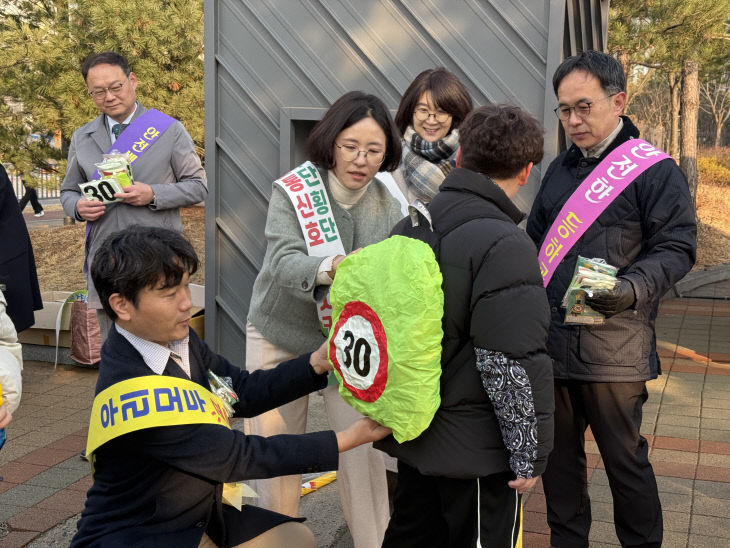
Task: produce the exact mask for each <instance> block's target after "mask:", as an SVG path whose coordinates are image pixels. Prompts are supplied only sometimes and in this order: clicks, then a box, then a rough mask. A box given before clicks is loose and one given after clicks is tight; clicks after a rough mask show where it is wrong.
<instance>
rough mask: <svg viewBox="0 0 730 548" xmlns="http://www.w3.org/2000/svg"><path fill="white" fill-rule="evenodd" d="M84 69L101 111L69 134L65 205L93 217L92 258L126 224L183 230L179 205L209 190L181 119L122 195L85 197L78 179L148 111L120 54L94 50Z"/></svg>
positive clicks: (81, 217)
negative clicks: (106, 200)
mask: <svg viewBox="0 0 730 548" xmlns="http://www.w3.org/2000/svg"><path fill="white" fill-rule="evenodd" d="M81 74H82V75H83V77H84V81H85V82H86V87H87V89H88V92H89V95H90V97H91V99H92V100H93V101H94V103H95V104H96V107H97V108H98V109H99V111H100V113H101V114H99V116H97V117H96V118H94V119H93V120H92V121H91V122H89V123H87V124H86V125H84V126H82V127H80V128H79V129H77V130H76V131H75V132H74V134H73V136H72V137H71V146H70V148H69V151H68V165H67V167H66V177H65V178H64V180H63V184H62V185H61V203H62V204H63V209H64V211H65V212H66V214H67V215H68V216H70V217H74V218H75V219H76V220H78V221H87V222H88V223H90V229H87V234H86V246H85V249H86V254H87V256H86V264H91V261H92V260H93V257H94V254H95V253H96V251H97V249H98V248H99V245H101V243H102V242H103V241H104V240H105V239H106V236H108V235H109V234H110V233H112V232H116V231H118V230H121V229H124V228H126V227H128V226H132V225H135V226H140V225H147V226H159V227H165V228H171V229H174V230H179V231H182V221H181V219H180V211H179V208H180V207H183V206H188V205H193V204H196V203H199V202H201V201H203V200H205V196H206V194H207V193H208V189H207V185H206V179H205V171H204V170H203V167H202V165H201V163H200V158H199V157H198V155H197V153H196V152H195V147H194V146H193V140H192V139H191V138H190V135H189V134H188V132H187V131H186V130H185V128H184V127H183V125H182V124H181V123H180V122H178V121H174V122H173V123H172V125H170V126H169V127H168V128H167V130H166V131H164V132H163V133H161V134H160V135H159V137H158V138H157V139H156V140H155V141H154V142H152V143H151V144H150V145H149V151H145V152H144V154H140V155H139V157H138V158H137V159H136V161H135V162H134V164H133V175H134V179H135V180H134V184H132V185H131V186H127V187H124V188H123V192H121V193H117V194H115V197H117V198H119V199H121V201H119V202H114V203H111V204H108V205H105V204H103V203H102V202H100V201H97V200H89V199H87V198H86V197H85V196H84V194H83V193H82V191H81V188H80V186H79V185H80V184H83V183H85V182H87V181H91V180H92V178H93V175H94V173H95V171H96V165H95V164H97V163H99V162H101V161H102V156H103V154H104V153H106V152H107V151H109V149H110V148H112V145H113V144H114V143H115V141H116V139H117V138H118V137H119V135H120V134H121V132H122V131H124V130H125V128H126V127H127V125H129V124H130V123H132V122H133V121H134V120H135V119H137V118H138V117H139V116H141V115H142V114H144V113H145V112H146V111H147V109H146V108H145V107H143V106H142V105H141V104H139V103H138V102H137V95H136V89H137V76H136V75H135V74H134V72H131V71H130V69H129V64H128V63H127V60H126V59H125V58H124V57H123V56H121V55H119V54H118V53H114V52H103V53H97V54H92V55H91V56H89V57H88V58H87V59H86V61H84V64H83V66H82V68H81ZM86 283H87V287H88V291H89V307H90V308H93V309H96V311H97V316H98V317H99V324H100V327H101V333H102V342H103V341H104V340H105V339H106V335H107V333H108V332H109V328H110V327H111V323H112V322H111V320H110V319H109V318H108V317H107V316H106V314H105V313H104V312H103V310H102V306H101V302H100V300H99V297H98V295H97V292H96V289H95V288H94V284H93V282H92V281H91V279H90V276H89V275H88V272H87V273H86Z"/></svg>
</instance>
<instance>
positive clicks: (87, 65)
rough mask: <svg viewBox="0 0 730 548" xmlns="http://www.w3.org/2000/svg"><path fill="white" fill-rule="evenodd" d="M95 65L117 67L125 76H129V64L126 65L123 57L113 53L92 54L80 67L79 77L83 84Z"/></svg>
mask: <svg viewBox="0 0 730 548" xmlns="http://www.w3.org/2000/svg"><path fill="white" fill-rule="evenodd" d="M96 65H117V66H118V67H119V68H121V69H122V72H124V75H125V76H129V73H130V72H131V71H130V70H129V63H127V60H126V59H125V58H124V56H123V55H119V54H118V53H116V52H114V51H103V52H101V53H92V54H91V55H89V56H88V57H87V58H86V61H84V64H83V65H81V75H82V76H83V77H84V82H86V77H87V76H88V75H89V71H90V70H91V68H92V67H95V66H96Z"/></svg>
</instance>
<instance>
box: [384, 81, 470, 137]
mask: <svg viewBox="0 0 730 548" xmlns="http://www.w3.org/2000/svg"><path fill="white" fill-rule="evenodd" d="M427 91H430V92H431V99H432V100H433V104H434V105H435V106H436V108H440V109H441V110H443V111H444V112H448V113H449V114H451V129H457V128H458V127H459V126H460V125H461V122H462V121H463V120H464V117H466V115H467V114H469V111H470V110H471V109H472V102H471V96H470V95H469V92H468V91H467V90H466V87H464V84H462V83H461V81H460V80H459V79H458V78H457V77H456V75H455V74H454V73H453V72H449V71H448V70H446V69H445V68H444V67H438V68H435V69H428V70H424V71H423V72H422V73H421V74H419V75H418V76H416V78H415V80H413V82H411V85H410V86H408V89H406V91H405V93H403V97H402V99H401V100H400V105H399V106H398V112H397V113H396V115H395V125H396V126H398V130H399V131H400V133H401V135H403V134H404V133H405V132H406V129H408V126H410V125H411V124H412V123H413V111H415V110H416V105H417V104H418V99H420V97H421V95H423V94H424V93H425V92H427Z"/></svg>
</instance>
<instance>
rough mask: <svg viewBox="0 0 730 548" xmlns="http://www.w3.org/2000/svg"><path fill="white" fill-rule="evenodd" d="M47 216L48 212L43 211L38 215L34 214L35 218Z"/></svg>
mask: <svg viewBox="0 0 730 548" xmlns="http://www.w3.org/2000/svg"><path fill="white" fill-rule="evenodd" d="M45 214H46V212H45V211H43V210H41V211H39V212H38V213H34V214H33V217H43V216H44V215H45Z"/></svg>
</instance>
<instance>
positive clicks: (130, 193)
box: [114, 181, 155, 206]
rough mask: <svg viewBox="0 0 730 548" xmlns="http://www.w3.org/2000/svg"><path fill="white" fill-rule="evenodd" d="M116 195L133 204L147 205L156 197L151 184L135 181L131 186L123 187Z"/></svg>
mask: <svg viewBox="0 0 730 548" xmlns="http://www.w3.org/2000/svg"><path fill="white" fill-rule="evenodd" d="M114 197H115V198H118V199H119V200H121V201H122V202H124V203H125V204H129V205H132V206H146V205H148V204H149V203H151V202H152V200H154V199H155V192H154V191H153V190H152V187H151V186H150V185H148V184H146V183H141V182H139V181H135V182H134V184H132V185H130V186H125V187H121V189H120V191H119V192H117V193H116V194H114Z"/></svg>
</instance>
